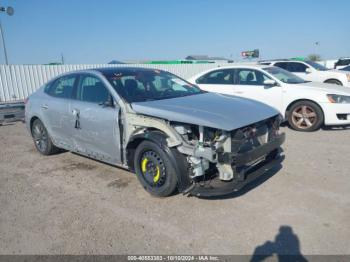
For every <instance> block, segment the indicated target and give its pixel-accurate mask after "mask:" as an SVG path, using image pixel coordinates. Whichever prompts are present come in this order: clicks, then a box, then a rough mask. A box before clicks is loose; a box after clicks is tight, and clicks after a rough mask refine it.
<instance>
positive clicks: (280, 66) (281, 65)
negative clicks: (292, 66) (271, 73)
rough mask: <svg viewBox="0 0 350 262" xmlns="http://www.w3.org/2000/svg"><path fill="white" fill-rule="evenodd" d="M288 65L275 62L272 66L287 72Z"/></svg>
mask: <svg viewBox="0 0 350 262" xmlns="http://www.w3.org/2000/svg"><path fill="white" fill-rule="evenodd" d="M288 64H289V63H288V62H277V63H275V64H274V66H277V67H279V68H282V69H284V70H288ZM288 71H289V70H288Z"/></svg>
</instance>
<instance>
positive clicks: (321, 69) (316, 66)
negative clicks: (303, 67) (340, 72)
mask: <svg viewBox="0 0 350 262" xmlns="http://www.w3.org/2000/svg"><path fill="white" fill-rule="evenodd" d="M305 63H307V64H308V65H310V66H312V67H313V68H315V69H316V70H318V71H327V70H328V68H327V67H325V66H323V65H320V64H319V63H316V62H313V61H305Z"/></svg>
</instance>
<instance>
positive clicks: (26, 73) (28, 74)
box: [0, 64, 226, 102]
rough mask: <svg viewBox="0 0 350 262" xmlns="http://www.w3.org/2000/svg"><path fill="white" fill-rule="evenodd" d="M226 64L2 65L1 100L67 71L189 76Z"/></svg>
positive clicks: (22, 95)
mask: <svg viewBox="0 0 350 262" xmlns="http://www.w3.org/2000/svg"><path fill="white" fill-rule="evenodd" d="M220 65H221V66H224V65H226V64H175V65H156V64H135V65H132V64H121V65H109V64H89V65H0V102H7V101H15V100H23V99H25V98H26V97H27V96H29V95H30V94H31V93H32V92H34V91H35V90H36V89H37V88H39V87H40V86H42V85H43V84H44V83H46V82H47V81H49V80H50V79H51V78H53V77H55V76H57V75H60V74H62V73H65V72H69V71H74V70H80V69H87V68H97V67H126V66H127V67H147V68H156V69H162V70H166V71H169V72H172V73H174V74H176V75H178V76H180V77H182V78H185V79H187V78H189V77H191V76H193V75H195V74H197V73H200V72H201V71H204V70H207V69H210V68H214V67H218V66H220Z"/></svg>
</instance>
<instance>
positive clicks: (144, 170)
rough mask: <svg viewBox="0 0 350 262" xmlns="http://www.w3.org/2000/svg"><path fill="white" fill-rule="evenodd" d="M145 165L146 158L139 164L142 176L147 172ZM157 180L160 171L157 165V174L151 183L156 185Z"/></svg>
mask: <svg viewBox="0 0 350 262" xmlns="http://www.w3.org/2000/svg"><path fill="white" fill-rule="evenodd" d="M147 163H148V158H144V159H143V160H142V162H141V171H142V173H144V174H145V173H146V172H147ZM159 178H160V169H159V166H158V165H157V173H156V175H155V176H154V177H153V182H154V183H157V182H158V180H159Z"/></svg>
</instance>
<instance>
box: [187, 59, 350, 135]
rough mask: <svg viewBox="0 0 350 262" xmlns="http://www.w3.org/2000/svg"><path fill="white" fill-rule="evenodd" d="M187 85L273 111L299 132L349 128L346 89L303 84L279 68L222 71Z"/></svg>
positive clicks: (242, 67)
mask: <svg viewBox="0 0 350 262" xmlns="http://www.w3.org/2000/svg"><path fill="white" fill-rule="evenodd" d="M189 81H190V82H191V83H193V84H196V85H198V86H199V87H200V88H201V89H202V90H205V91H209V92H216V93H221V94H227V95H235V96H241V97H245V98H250V99H254V100H257V101H260V102H263V103H265V104H268V105H270V106H272V107H275V108H276V109H277V110H278V111H279V112H280V113H281V114H282V116H284V119H285V120H286V121H288V122H289V124H290V126H291V127H292V128H293V129H295V130H298V131H314V130H316V129H319V128H320V127H321V126H322V125H323V124H324V125H350V89H349V88H347V87H342V86H336V85H331V84H322V83H314V82H309V81H305V80H303V79H301V78H300V77H298V76H296V75H294V74H292V73H290V72H288V71H286V70H284V69H281V68H279V67H274V66H266V65H265V66H264V65H235V66H229V67H221V68H215V69H211V70H207V71H205V72H202V73H200V74H198V75H196V76H194V77H192V78H190V79H189ZM232 113H234V112H232Z"/></svg>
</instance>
